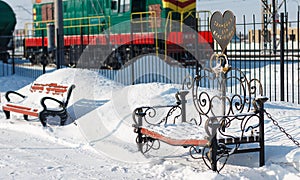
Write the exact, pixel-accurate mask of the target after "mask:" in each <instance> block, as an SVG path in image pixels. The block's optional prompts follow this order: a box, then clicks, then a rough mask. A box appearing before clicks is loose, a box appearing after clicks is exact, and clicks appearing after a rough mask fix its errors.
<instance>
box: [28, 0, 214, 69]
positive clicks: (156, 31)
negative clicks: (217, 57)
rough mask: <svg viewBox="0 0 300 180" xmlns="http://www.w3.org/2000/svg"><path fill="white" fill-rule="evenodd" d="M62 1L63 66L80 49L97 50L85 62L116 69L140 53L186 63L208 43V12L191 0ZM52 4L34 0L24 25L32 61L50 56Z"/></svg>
mask: <svg viewBox="0 0 300 180" xmlns="http://www.w3.org/2000/svg"><path fill="white" fill-rule="evenodd" d="M62 3H63V4H62V6H63V27H64V28H63V34H64V62H63V64H64V65H71V66H74V65H76V64H77V63H78V59H79V58H80V57H81V54H82V53H83V52H84V51H87V49H89V50H90V51H91V53H90V54H95V51H98V52H101V53H100V55H99V53H98V54H97V55H94V56H91V55H90V56H88V58H89V63H90V64H95V65H97V66H99V67H101V68H108V69H120V68H121V67H123V66H124V65H125V64H126V63H127V62H128V61H129V60H130V59H133V58H135V57H138V56H140V55H142V54H145V53H155V54H159V55H162V56H163V58H164V59H174V60H177V61H178V62H180V63H182V64H183V65H185V66H187V65H189V63H191V62H195V59H198V57H199V56H203V54H207V49H211V48H212V47H213V42H214V41H213V38H212V34H211V32H210V30H209V15H210V12H208V11H201V12H197V11H196V0H64V1H63V2H62ZM54 9H55V5H54V3H53V0H34V3H33V22H31V23H27V24H26V27H25V41H24V52H25V53H24V55H25V57H26V58H28V59H30V61H31V62H32V63H39V62H41V61H42V60H41V59H43V58H41V57H43V55H44V54H45V52H46V54H47V57H48V60H47V62H50V61H54V62H55V61H56V60H55V56H54V55H53V52H55V47H54V48H53V42H54V41H55V40H56V35H54V36H53V34H55V31H57V29H56V28H55V27H54V28H53V24H54V19H55V14H54V13H55V11H54ZM53 29H54V30H53ZM53 31H54V32H53ZM53 37H54V40H53ZM51 44H52V45H51ZM45 49H46V50H45ZM187 49H188V50H187ZM199 49H200V51H199ZM92 51H93V52H92ZM199 54H201V55H199Z"/></svg>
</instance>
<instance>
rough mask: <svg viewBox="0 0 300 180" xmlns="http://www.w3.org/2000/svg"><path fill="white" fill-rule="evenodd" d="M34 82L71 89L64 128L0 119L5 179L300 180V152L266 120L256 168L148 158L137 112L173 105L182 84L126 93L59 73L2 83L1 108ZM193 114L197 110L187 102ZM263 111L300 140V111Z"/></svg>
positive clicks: (164, 151) (167, 153)
mask: <svg viewBox="0 0 300 180" xmlns="http://www.w3.org/2000/svg"><path fill="white" fill-rule="evenodd" d="M33 81H38V82H57V83H72V84H75V85H76V88H75V90H74V92H73V94H72V97H71V101H70V103H69V108H68V109H69V112H70V118H69V119H68V121H67V125H65V126H59V125H58V124H59V123H58V122H57V121H56V120H55V118H54V119H53V121H49V127H48V128H43V127H42V125H41V124H40V122H39V121H38V119H37V118H34V117H31V118H30V119H29V121H25V120H23V118H22V115H20V114H12V118H11V119H9V120H7V119H6V118H5V115H4V113H3V112H2V111H0V132H1V136H0V139H1V140H0V142H1V143H0V152H1V157H0V178H1V179H40V178H43V179H195V178H203V179H229V178H230V179H296V178H297V179H299V178H300V172H299V171H300V167H299V166H300V150H299V148H297V146H296V145H295V144H294V143H293V142H292V141H291V140H290V139H288V138H287V137H286V135H285V134H284V133H282V132H280V130H279V129H278V128H277V127H276V126H274V125H273V122H272V121H271V120H270V119H269V118H268V117H266V119H265V132H266V133H265V136H266V137H265V143H266V153H265V154H266V165H265V166H263V167H259V166H258V154H257V153H248V154H239V155H232V156H230V158H229V161H228V163H227V164H226V166H225V167H224V169H223V170H222V171H221V172H220V174H218V173H216V172H212V171H211V170H209V169H208V168H207V167H206V166H205V164H204V163H203V162H202V160H201V159H198V160H195V159H192V158H191V157H190V156H189V154H188V149H186V148H182V147H177V146H176V147H174V146H169V145H164V146H163V147H162V148H161V149H160V150H158V151H156V153H153V154H151V155H147V154H146V156H145V155H143V154H141V153H140V152H139V151H138V148H137V145H136V143H135V138H136V134H135V133H134V132H133V127H132V124H133V123H134V122H133V120H132V111H133V110H134V109H135V108H136V107H138V106H143V105H165V104H170V103H175V102H176V100H175V97H174V95H175V93H176V92H177V91H178V90H180V85H179V84H161V83H150V84H138V85H130V86H123V85H121V84H118V83H116V82H114V81H111V80H108V79H106V78H104V77H102V76H100V75H98V73H97V72H94V71H89V70H82V69H60V70H56V71H54V72H52V73H48V74H45V75H42V76H40V77H39V78H37V79H36V80H35V79H31V78H24V77H20V76H16V75H13V76H6V77H0V83H1V87H0V91H1V103H5V98H4V97H3V96H4V93H5V92H6V91H8V90H18V91H19V92H27V90H28V88H29V87H30V84H31V83H32V82H33ZM188 107H189V108H192V102H190V101H188ZM266 110H267V112H269V113H270V114H271V115H272V116H273V117H274V118H275V119H276V120H277V121H278V122H279V124H280V125H281V126H282V127H284V129H285V130H286V132H288V133H290V134H291V135H292V136H293V137H294V138H295V139H296V140H300V134H299V133H300V130H299V129H300V125H299V124H298V123H297V121H299V120H300V106H299V105H296V104H292V103H285V102H267V103H266Z"/></svg>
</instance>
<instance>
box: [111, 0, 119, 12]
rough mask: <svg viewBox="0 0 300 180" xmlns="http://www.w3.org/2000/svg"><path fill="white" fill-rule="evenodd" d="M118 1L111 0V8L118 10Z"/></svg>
mask: <svg viewBox="0 0 300 180" xmlns="http://www.w3.org/2000/svg"><path fill="white" fill-rule="evenodd" d="M117 5H118V2H117V1H111V7H110V8H111V10H113V11H116V10H117V9H118V6H117Z"/></svg>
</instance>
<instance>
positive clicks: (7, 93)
mask: <svg viewBox="0 0 300 180" xmlns="http://www.w3.org/2000/svg"><path fill="white" fill-rule="evenodd" d="M10 94H15V95H18V96H19V97H21V98H23V99H24V98H25V96H24V95H23V94H20V93H18V92H16V91H7V92H6V93H5V99H6V100H7V101H8V102H10V98H9V95H10Z"/></svg>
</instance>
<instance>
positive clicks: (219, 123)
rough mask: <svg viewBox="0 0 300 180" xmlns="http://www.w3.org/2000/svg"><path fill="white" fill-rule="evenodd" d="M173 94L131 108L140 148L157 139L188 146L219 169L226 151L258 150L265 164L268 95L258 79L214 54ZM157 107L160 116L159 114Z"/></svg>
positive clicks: (152, 144) (149, 146)
mask: <svg viewBox="0 0 300 180" xmlns="http://www.w3.org/2000/svg"><path fill="white" fill-rule="evenodd" d="M189 94H190V95H192V97H191V98H190V99H191V101H192V102H193V105H192V107H194V108H195V109H196V110H195V112H196V116H195V117H194V118H192V119H191V120H188V119H187V114H186V107H187V99H188V95H189ZM175 97H176V99H177V103H176V104H174V105H168V106H144V107H137V108H136V109H135V110H134V112H133V120H134V125H133V126H134V128H135V132H136V133H137V139H136V142H137V144H138V148H139V150H140V151H141V152H142V153H146V152H148V151H150V150H151V149H159V147H160V143H159V142H160V141H161V142H165V143H167V144H169V145H173V146H183V147H190V151H189V152H190V155H191V156H192V157H193V158H197V159H198V158H200V159H203V161H204V163H205V164H206V165H207V166H208V167H209V168H210V169H212V170H213V171H220V170H221V169H222V168H223V167H224V165H225V164H226V162H227V159H228V157H229V155H231V154H237V153H247V152H258V153H259V165H260V166H263V165H264V163H265V156H264V155H265V154H264V148H265V147H264V103H265V102H266V101H267V100H268V98H267V97H265V96H263V89H262V85H261V83H260V82H259V81H258V80H257V79H251V80H248V78H247V77H246V74H244V73H243V72H242V71H241V70H239V69H234V68H231V67H230V65H229V64H228V60H227V57H226V56H225V55H222V56H219V55H214V56H213V57H212V59H211V62H210V67H209V68H204V69H201V70H200V71H199V73H198V74H197V75H196V76H195V77H194V78H187V79H186V80H185V82H184V83H183V86H182V90H181V91H179V92H178V93H177V94H176V95H175ZM190 103H191V102H190ZM162 110H163V112H165V115H164V116H161V117H158V114H161V111H162ZM180 118H181V120H180ZM156 142H157V144H156V145H155V143H156ZM249 145H250V146H249ZM221 159H223V160H222V161H220V160H221ZM221 162H222V163H221ZM217 164H220V165H218V167H217Z"/></svg>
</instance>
